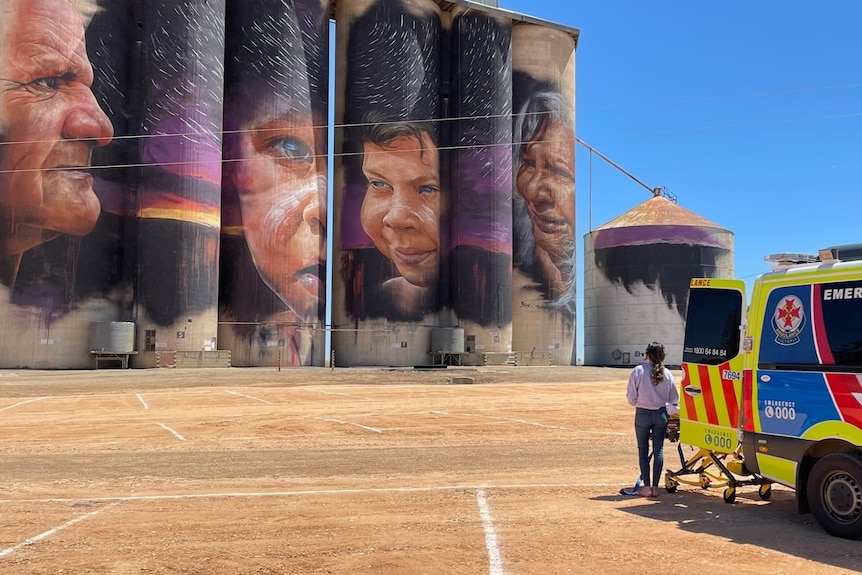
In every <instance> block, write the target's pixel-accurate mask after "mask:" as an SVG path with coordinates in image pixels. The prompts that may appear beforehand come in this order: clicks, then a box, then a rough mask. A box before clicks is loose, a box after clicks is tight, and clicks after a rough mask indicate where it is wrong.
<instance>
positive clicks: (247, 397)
mask: <svg viewBox="0 0 862 575" xmlns="http://www.w3.org/2000/svg"><path fill="white" fill-rule="evenodd" d="M225 392H226V393H229V394H231V395H238V396H239V397H244V398H246V399H253V400H255V401H259V402H261V403H265V404H267V405H275V404H274V403H273V402H271V401H267V400H265V399H261V398H259V397H254V396H253V395H246V394H244V393H240V392H238V391H231V390H229V389H228V390H225Z"/></svg>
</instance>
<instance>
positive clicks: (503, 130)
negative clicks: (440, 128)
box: [447, 9, 512, 362]
mask: <svg viewBox="0 0 862 575" xmlns="http://www.w3.org/2000/svg"><path fill="white" fill-rule="evenodd" d="M449 36H450V45H449V54H450V63H449V66H450V81H449V85H450V89H449V110H448V112H449V116H450V117H451V118H452V121H451V122H450V123H449V126H448V128H449V130H450V148H451V150H450V152H449V154H448V155H447V157H448V159H449V163H448V165H449V168H450V170H449V172H450V176H449V186H448V190H449V192H450V193H449V198H450V202H451V206H452V209H451V218H450V220H451V259H450V261H451V267H450V270H451V280H450V281H449V282H448V283H449V285H450V286H451V301H452V310H453V313H454V315H455V325H457V326H459V327H460V328H462V329H464V332H465V336H466V338H469V341H470V349H471V351H472V352H475V353H476V354H477V356H476V357H478V356H479V355H481V356H482V357H485V358H486V359H487V358H490V357H496V358H498V359H499V360H500V361H501V362H504V361H506V359H507V357H508V352H509V351H510V350H511V348H512V155H511V142H512V121H511V113H512V22H511V20H510V19H509V18H503V17H499V16H495V15H491V14H488V13H486V12H482V11H478V10H475V9H458V10H455V11H454V13H453V17H452V21H451V33H450V35H449ZM492 354H497V355H496V356H494V355H492Z"/></svg>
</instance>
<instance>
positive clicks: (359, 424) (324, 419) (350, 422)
mask: <svg viewBox="0 0 862 575" xmlns="http://www.w3.org/2000/svg"><path fill="white" fill-rule="evenodd" d="M314 419H319V420H320V421H330V422H332V423H340V424H341V425H355V426H356V427H361V428H362V429H367V430H368V431H373V432H374V433H383V430H382V429H377V428H376V427H368V426H367V425H362V424H361V423H353V422H352V421H342V420H340V419H329V418H328V417H315V418H314Z"/></svg>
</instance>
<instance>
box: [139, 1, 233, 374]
mask: <svg viewBox="0 0 862 575" xmlns="http://www.w3.org/2000/svg"><path fill="white" fill-rule="evenodd" d="M138 16H139V18H140V20H139V22H140V24H141V30H142V32H141V51H142V56H141V60H142V64H141V69H140V70H139V74H140V76H141V78H143V79H144V81H141V84H140V86H136V88H137V90H138V91H137V92H135V97H136V98H139V100H138V101H139V102H140V106H141V109H140V111H139V113H140V116H139V121H140V131H139V132H138V133H139V134H143V135H145V136H146V137H142V138H141V139H140V140H139V141H138V146H137V163H139V165H140V169H139V183H138V189H137V213H136V215H137V221H136V227H137V236H136V240H137V242H136V243H137V253H136V261H137V280H136V286H135V309H136V317H135V323H136V325H137V333H138V337H137V346H138V350H140V351H141V352H142V353H141V354H140V355H139V356H138V358H136V359H137V360H138V361H141V362H146V361H149V359H146V358H149V357H150V356H149V355H148V353H149V352H170V351H174V352H176V351H190V352H191V351H196V352H199V351H215V350H216V349H217V323H218V312H217V294H218V282H217V278H218V262H217V257H218V248H219V228H220V219H221V218H220V214H221V133H222V100H223V87H224V74H223V70H224V66H223V62H224V18H225V3H224V0H220V1H212V0H182V1H179V2H177V1H176V0H156V1H152V2H147V3H145V4H143V5H141V12H140V14H138Z"/></svg>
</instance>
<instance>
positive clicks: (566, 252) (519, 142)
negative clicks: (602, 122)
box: [512, 72, 575, 316]
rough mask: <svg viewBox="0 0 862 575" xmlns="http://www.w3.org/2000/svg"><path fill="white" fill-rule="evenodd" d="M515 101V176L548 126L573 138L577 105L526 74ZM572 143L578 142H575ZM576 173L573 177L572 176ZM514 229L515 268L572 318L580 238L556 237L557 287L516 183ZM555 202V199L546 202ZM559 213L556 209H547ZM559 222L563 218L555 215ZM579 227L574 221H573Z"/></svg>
mask: <svg viewBox="0 0 862 575" xmlns="http://www.w3.org/2000/svg"><path fill="white" fill-rule="evenodd" d="M513 86H514V87H515V89H514V97H515V111H516V113H515V117H514V133H513V138H514V145H513V153H512V158H513V163H514V172H515V173H516V174H518V173H519V171H520V170H521V169H522V166H523V165H524V163H525V162H526V161H527V159H526V158H525V150H526V149H527V146H528V145H529V144H531V143H532V142H534V141H535V140H536V139H537V138H541V134H542V132H544V131H545V130H546V129H547V126H549V125H551V124H555V125H558V126H561V127H564V128H566V129H567V130H571V134H572V137H574V125H573V108H572V102H570V101H569V98H568V97H566V95H565V94H563V93H562V92H560V91H559V89H557V88H556V87H555V86H553V85H551V84H548V83H545V82H538V81H536V80H534V79H532V78H530V77H529V76H528V75H527V74H523V73H518V72H516V73H515V79H514V80H513ZM572 145H573V144H572ZM531 169H535V164H534V163H533V164H532V167H531ZM573 176H574V174H572V178H573ZM513 192H514V193H513V194H512V200H513V229H514V241H513V246H514V252H515V253H514V260H515V266H516V267H518V268H519V269H521V270H522V271H523V272H525V273H526V274H527V275H528V276H529V277H530V278H531V279H532V280H533V281H535V282H536V284H537V287H538V289H539V291H540V292H541V293H542V294H543V295H544V297H545V299H546V300H548V306H549V307H551V308H558V309H565V310H568V311H569V312H570V313H571V314H572V316H574V313H575V238H574V235H571V237H566V236H560V237H559V238H557V240H558V243H557V246H558V249H559V250H560V253H559V254H558V255H557V256H556V257H555V258H553V259H554V261H553V265H554V266H555V267H556V270H557V272H556V273H559V275H560V277H561V278H562V281H563V285H562V287H559V288H556V289H552V286H551V283H550V282H551V279H550V277H549V274H548V272H547V270H546V269H543V266H542V264H541V262H540V259H539V258H538V256H537V240H536V228H537V225H538V224H537V223H536V222H535V221H534V217H539V216H533V215H531V211H535V210H531V209H530V207H529V206H528V203H529V202H528V200H527V198H525V191H524V190H522V189H521V188H520V186H519V184H518V182H517V179H516V182H515V185H514V188H513ZM544 201H545V202H550V201H551V200H550V199H546V200H544ZM570 201H571V202H572V206H571V207H572V210H573V203H574V179H572V180H571V198H570ZM547 209H548V210H555V208H547ZM556 217H557V218H559V216H556ZM571 223H572V224H573V223H574V222H573V221H572V222H571Z"/></svg>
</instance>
